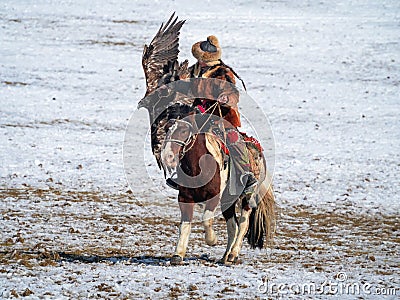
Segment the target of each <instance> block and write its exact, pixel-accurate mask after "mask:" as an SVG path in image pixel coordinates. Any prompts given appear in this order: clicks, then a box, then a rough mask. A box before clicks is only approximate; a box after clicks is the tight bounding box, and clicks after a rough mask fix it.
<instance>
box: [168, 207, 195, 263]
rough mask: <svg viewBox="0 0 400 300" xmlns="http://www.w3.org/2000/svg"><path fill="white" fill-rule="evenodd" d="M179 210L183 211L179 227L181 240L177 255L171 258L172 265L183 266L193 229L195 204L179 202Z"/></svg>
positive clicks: (176, 250) (176, 251)
mask: <svg viewBox="0 0 400 300" xmlns="http://www.w3.org/2000/svg"><path fill="white" fill-rule="evenodd" d="M179 208H180V210H181V223H180V225H179V238H178V243H177V245H176V249H175V254H174V256H172V258H171V264H172V265H178V264H181V263H182V262H183V258H184V257H185V254H186V249H187V246H188V243H189V235H190V231H191V229H192V220H193V208H194V203H184V202H179Z"/></svg>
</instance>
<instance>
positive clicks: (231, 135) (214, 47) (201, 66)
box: [167, 36, 257, 195]
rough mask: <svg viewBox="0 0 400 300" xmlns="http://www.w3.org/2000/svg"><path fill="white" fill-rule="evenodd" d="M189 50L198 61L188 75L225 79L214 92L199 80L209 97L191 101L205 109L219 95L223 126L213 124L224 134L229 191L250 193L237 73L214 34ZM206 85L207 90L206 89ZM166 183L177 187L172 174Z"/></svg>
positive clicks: (253, 183) (251, 176) (251, 178)
mask: <svg viewBox="0 0 400 300" xmlns="http://www.w3.org/2000/svg"><path fill="white" fill-rule="evenodd" d="M192 54H193V56H194V57H195V58H196V59H197V63H196V64H194V65H193V66H191V67H190V68H189V69H188V71H189V76H188V77H189V78H214V79H218V80H220V81H225V82H227V83H228V84H226V85H225V84H223V83H224V82H220V81H218V82H220V84H219V87H220V90H221V91H220V92H219V93H218V95H215V88H213V86H210V85H209V84H207V83H205V84H200V85H199V86H197V87H196V88H198V89H202V91H206V94H210V97H208V99H198V98H197V99H196V100H195V101H194V105H195V106H197V107H198V108H199V109H200V111H203V112H204V111H206V110H207V109H208V108H210V107H211V106H212V105H213V104H214V103H215V100H211V99H218V100H217V101H218V102H219V103H220V104H221V105H222V107H223V108H224V109H223V110H222V117H223V126H218V124H216V123H218V121H215V122H213V126H215V127H216V126H218V127H219V128H221V127H223V128H224V129H225V132H223V133H222V135H223V136H224V137H225V136H226V138H224V139H223V140H224V141H225V142H226V146H227V147H228V149H229V153H230V157H231V162H232V163H231V171H230V174H231V175H230V176H231V177H230V184H229V192H230V194H231V195H240V194H242V193H244V194H252V193H253V191H254V188H255V186H256V185H257V179H256V178H255V176H254V174H253V173H252V172H251V169H250V161H249V151H248V149H247V146H246V142H245V141H244V138H243V136H242V134H240V133H239V131H238V130H237V127H240V126H241V122H240V115H239V111H238V105H237V104H238V102H239V92H238V90H237V89H236V88H234V84H235V75H236V73H235V72H234V71H233V70H232V69H231V68H230V67H228V66H227V65H225V64H224V63H223V62H222V60H221V48H220V46H219V42H218V39H217V38H216V37H215V36H209V37H208V38H207V40H206V41H201V42H197V43H195V44H194V45H193V46H192ZM236 76H237V75H236ZM237 77H238V76H237ZM238 78H239V77H238ZM181 79H186V78H181ZM239 79H240V78H239ZM207 89H209V90H210V92H209V93H208V92H207ZM213 92H214V95H213ZM234 179H235V180H234ZM167 185H168V186H170V187H172V188H174V189H178V188H179V185H178V184H177V183H176V182H175V181H174V180H173V179H172V178H168V179H167Z"/></svg>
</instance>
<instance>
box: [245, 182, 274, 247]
mask: <svg viewBox="0 0 400 300" xmlns="http://www.w3.org/2000/svg"><path fill="white" fill-rule="evenodd" d="M255 196H256V197H257V198H258V199H257V198H256V203H257V207H255V208H253V209H252V211H251V214H250V218H249V228H248V230H247V241H248V242H249V244H250V246H251V248H253V249H254V248H260V249H262V248H263V247H264V245H267V244H271V242H272V240H273V237H274V234H275V227H276V212H275V208H276V204H275V196H274V194H273V191H272V183H271V181H269V180H264V181H263V182H262V183H261V184H260V186H259V188H258V193H257V194H256V195H255ZM264 238H265V239H264Z"/></svg>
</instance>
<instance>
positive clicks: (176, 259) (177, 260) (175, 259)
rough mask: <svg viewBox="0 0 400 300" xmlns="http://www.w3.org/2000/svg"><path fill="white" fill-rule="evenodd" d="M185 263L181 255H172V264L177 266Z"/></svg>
mask: <svg viewBox="0 0 400 300" xmlns="http://www.w3.org/2000/svg"><path fill="white" fill-rule="evenodd" d="M182 263H183V258H182V257H180V256H179V255H174V256H172V257H171V265H173V266H177V265H181V264H182Z"/></svg>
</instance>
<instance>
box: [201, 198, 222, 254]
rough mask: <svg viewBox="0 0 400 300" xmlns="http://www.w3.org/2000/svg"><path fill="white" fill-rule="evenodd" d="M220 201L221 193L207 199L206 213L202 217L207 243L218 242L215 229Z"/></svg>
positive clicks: (212, 244)
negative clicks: (215, 218)
mask: <svg viewBox="0 0 400 300" xmlns="http://www.w3.org/2000/svg"><path fill="white" fill-rule="evenodd" d="M218 203H219V195H217V196H215V197H213V198H212V199H209V200H207V203H206V206H205V208H204V213H203V217H202V221H203V226H204V233H205V240H206V243H207V245H209V246H215V245H216V244H217V241H218V238H217V235H216V234H215V231H214V229H213V222H214V214H215V210H216V208H217V205H218Z"/></svg>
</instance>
